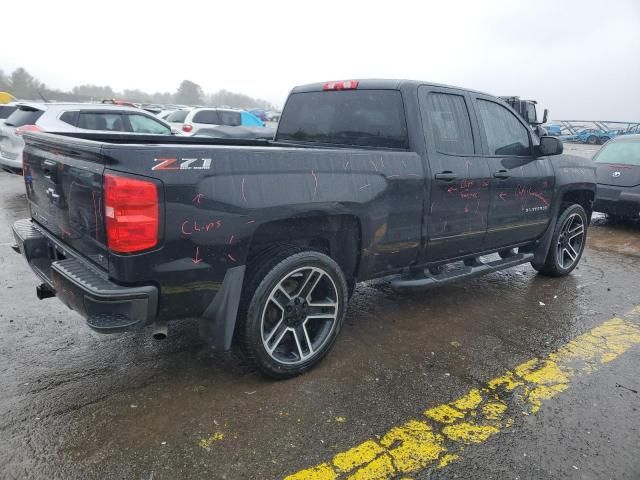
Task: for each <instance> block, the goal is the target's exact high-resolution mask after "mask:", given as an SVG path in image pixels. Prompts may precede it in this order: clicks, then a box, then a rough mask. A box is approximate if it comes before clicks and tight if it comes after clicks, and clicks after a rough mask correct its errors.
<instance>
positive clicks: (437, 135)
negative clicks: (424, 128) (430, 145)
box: [420, 89, 474, 155]
mask: <svg viewBox="0 0 640 480" xmlns="http://www.w3.org/2000/svg"><path fill="white" fill-rule="evenodd" d="M422 92H423V90H422V89H420V93H421V95H422ZM420 102H421V104H423V102H424V100H423V97H422V96H421V98H420ZM426 107H427V108H426V110H427V112H428V115H429V120H430V121H429V127H430V131H429V132H428V133H429V134H430V137H431V138H432V139H433V141H434V142H435V146H436V150H437V151H438V152H440V153H448V154H453V155H455V154H460V155H468V154H472V153H474V150H473V135H472V133H471V120H469V112H468V111H467V105H466V103H465V101H464V97H463V96H461V95H451V94H448V93H430V94H429V96H428V97H427V102H426Z"/></svg>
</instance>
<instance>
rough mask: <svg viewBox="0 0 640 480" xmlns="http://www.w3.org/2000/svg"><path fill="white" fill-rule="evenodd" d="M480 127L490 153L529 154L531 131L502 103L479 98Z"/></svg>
mask: <svg viewBox="0 0 640 480" xmlns="http://www.w3.org/2000/svg"><path fill="white" fill-rule="evenodd" d="M478 109H479V111H480V127H481V129H482V131H483V132H484V135H485V138H486V140H487V144H488V146H489V155H508V156H512V155H515V156H529V155H530V154H531V147H530V144H529V132H528V131H527V128H526V127H525V126H524V125H522V124H521V123H520V122H519V121H518V119H517V118H516V117H515V115H514V114H513V113H511V112H510V111H509V110H507V109H506V108H505V107H503V106H502V105H499V104H497V103H494V102H490V101H488V100H481V99H478Z"/></svg>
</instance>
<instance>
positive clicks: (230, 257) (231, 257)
mask: <svg viewBox="0 0 640 480" xmlns="http://www.w3.org/2000/svg"><path fill="white" fill-rule="evenodd" d="M227 257H229V259H230V260H231V261H232V262H237V260H236V259H235V258H234V257H233V255H231V254H230V253H227Z"/></svg>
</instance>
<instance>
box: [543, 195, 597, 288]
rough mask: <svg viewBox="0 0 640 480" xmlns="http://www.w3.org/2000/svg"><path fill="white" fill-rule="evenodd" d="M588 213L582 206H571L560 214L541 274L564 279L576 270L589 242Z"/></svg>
mask: <svg viewBox="0 0 640 480" xmlns="http://www.w3.org/2000/svg"><path fill="white" fill-rule="evenodd" d="M587 225H588V220H587V213H586V212H585V211H584V208H582V206H581V205H578V204H572V205H569V206H568V207H567V208H565V210H564V211H563V212H562V213H561V214H560V217H559V218H558V221H557V222H556V228H555V230H554V232H553V238H552V239H551V246H550V247H549V252H548V253H547V259H546V261H545V263H544V266H543V267H542V268H541V269H540V270H539V271H540V273H542V274H545V275H549V276H551V277H563V276H565V275H568V274H569V273H571V271H572V270H573V269H574V268H576V266H577V265H578V262H579V261H580V257H582V252H584V247H585V243H586V241H587Z"/></svg>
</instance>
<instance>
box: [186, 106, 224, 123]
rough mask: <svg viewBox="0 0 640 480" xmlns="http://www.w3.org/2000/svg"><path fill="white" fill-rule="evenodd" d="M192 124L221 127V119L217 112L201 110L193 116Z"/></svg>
mask: <svg viewBox="0 0 640 480" xmlns="http://www.w3.org/2000/svg"><path fill="white" fill-rule="evenodd" d="M192 122H193V123H207V124H209V125H220V118H219V117H218V112H217V111H216V110H201V111H199V112H198V113H196V114H195V115H194V116H193V120H192Z"/></svg>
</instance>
